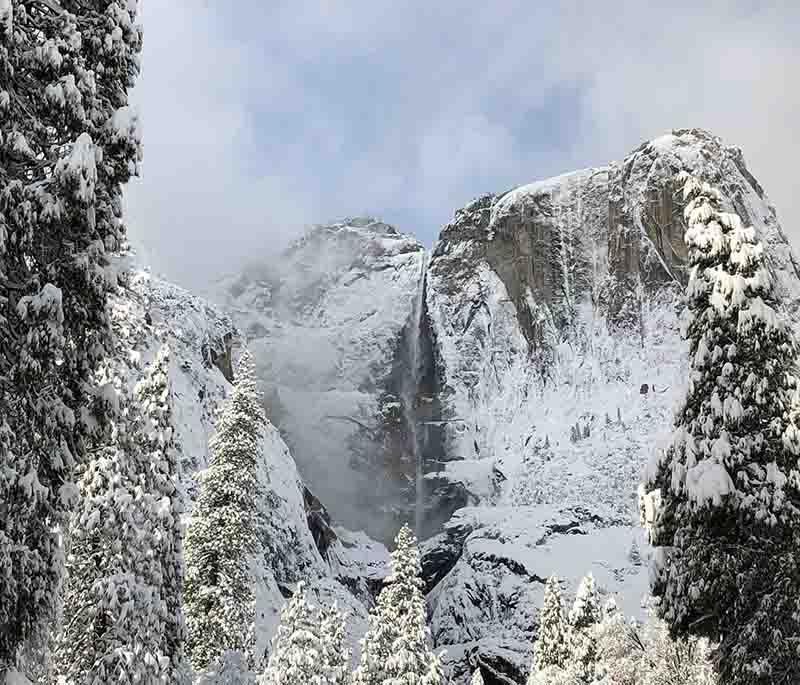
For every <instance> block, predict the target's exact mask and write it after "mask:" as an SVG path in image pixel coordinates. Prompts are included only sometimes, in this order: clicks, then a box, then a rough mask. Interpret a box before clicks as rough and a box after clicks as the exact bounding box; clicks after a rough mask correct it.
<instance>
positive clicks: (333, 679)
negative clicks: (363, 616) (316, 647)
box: [319, 603, 350, 685]
mask: <svg viewBox="0 0 800 685" xmlns="http://www.w3.org/2000/svg"><path fill="white" fill-rule="evenodd" d="M319 636H320V642H321V645H322V663H323V673H324V674H325V677H326V678H327V685H346V683H347V681H348V679H349V677H350V650H348V649H347V646H346V645H345V617H344V614H342V612H341V611H339V607H338V606H337V605H336V604H335V603H334V604H333V606H323V607H322V609H320V612H319Z"/></svg>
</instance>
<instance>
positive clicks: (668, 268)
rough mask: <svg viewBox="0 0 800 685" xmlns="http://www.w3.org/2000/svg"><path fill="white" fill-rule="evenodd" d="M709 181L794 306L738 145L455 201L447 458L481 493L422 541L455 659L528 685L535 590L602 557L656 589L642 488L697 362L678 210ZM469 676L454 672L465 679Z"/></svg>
mask: <svg viewBox="0 0 800 685" xmlns="http://www.w3.org/2000/svg"><path fill="white" fill-rule="evenodd" d="M682 170H687V171H690V172H692V173H695V174H698V175H700V176H701V177H703V178H704V179H708V180H709V181H711V182H713V183H715V184H716V185H717V186H718V187H720V188H721V189H722V191H723V193H724V195H725V198H726V203H727V205H728V208H729V209H731V210H733V211H736V212H737V213H739V214H740V216H742V218H743V220H744V221H745V222H746V223H749V224H752V225H753V226H754V227H755V229H756V232H757V234H758V236H759V238H760V239H761V240H762V241H763V242H764V244H765V247H766V250H767V253H768V256H769V263H770V269H771V271H772V273H773V276H774V278H775V281H776V283H777V284H778V287H779V290H780V292H781V294H782V296H783V298H784V301H785V302H786V305H787V307H788V308H789V309H790V310H792V311H793V312H794V311H796V309H797V306H798V299H799V298H800V278H799V277H798V273H800V272H799V271H798V262H797V259H796V257H795V256H794V254H793V252H792V250H791V248H790V247H789V244H788V242H787V240H786V237H785V235H784V233H783V231H782V229H781V226H780V224H779V222H778V220H777V217H776V214H775V210H774V209H773V208H772V206H771V205H770V204H769V201H768V199H767V198H766V196H765V194H764V192H763V190H762V188H761V187H760V186H759V184H758V183H757V181H756V180H755V179H754V178H753V177H752V175H751V174H750V173H749V172H748V171H747V168H746V166H745V163H744V160H743V157H742V153H741V151H740V150H738V149H736V148H729V147H725V146H723V145H722V143H721V142H720V140H719V139H717V138H715V137H713V136H712V135H710V134H708V133H706V132H704V131H700V130H683V131H676V132H674V133H673V134H670V135H667V136H664V137H662V138H659V139H656V140H654V141H651V142H649V143H645V144H644V145H642V146H641V147H639V148H638V149H637V150H635V151H634V152H633V153H632V154H631V155H629V156H628V157H626V158H625V159H624V160H622V161H621V162H619V163H612V164H609V165H608V166H606V167H603V168H598V169H589V170H584V171H578V172H574V173H570V174H565V175H563V176H559V177H556V178H553V179H548V180H545V181H540V182H536V183H532V184H530V185H527V186H523V187H521V188H518V189H516V190H512V191H511V192H508V193H505V194H502V195H496V196H495V195H487V196H484V197H482V198H480V199H478V200H476V201H475V202H473V203H470V204H469V205H467V206H466V207H465V208H463V209H461V210H459V211H457V212H456V215H455V219H454V221H453V222H452V223H451V224H449V225H448V226H446V227H445V229H444V230H443V231H442V236H441V239H440V241H439V243H438V244H437V245H436V247H435V249H434V251H433V255H432V258H431V263H430V267H429V269H428V280H427V286H426V292H427V300H426V301H427V314H428V317H429V320H430V332H431V336H432V344H431V348H432V349H433V351H434V357H435V359H434V366H435V368H436V372H437V387H438V393H439V394H438V400H439V405H440V412H441V414H440V416H439V418H440V420H441V425H442V427H443V428H442V435H441V436H440V438H439V439H440V441H441V444H442V455H443V456H442V461H444V462H445V464H444V467H445V468H444V471H443V472H442V471H441V470H435V469H434V465H430V466H429V467H428V468H427V469H426V470H427V471H429V472H430V473H429V474H428V481H429V482H432V483H440V484H442V483H443V484H444V486H442V485H440V487H447V484H448V483H455V484H458V485H460V486H464V487H466V489H467V490H468V491H469V492H470V493H471V495H473V496H474V498H475V499H476V500H477V502H478V506H476V507H473V508H469V509H464V510H461V511H459V512H457V513H456V514H455V515H454V517H453V518H452V519H451V520H450V521H449V522H448V523H446V524H445V526H444V531H443V532H442V533H440V534H438V535H437V536H435V537H433V538H431V539H429V540H428V541H427V542H426V545H425V562H426V563H425V565H426V569H427V573H428V575H429V577H430V578H431V582H432V583H433V582H435V583H436V584H435V586H434V587H433V589H432V591H431V593H430V594H429V604H430V610H431V619H432V629H433V633H434V636H435V638H436V640H437V644H438V645H440V646H442V647H445V648H447V649H448V654H449V660H450V663H451V665H452V666H453V668H454V675H455V676H457V677H460V678H461V677H463V679H466V677H467V674H468V673H469V672H470V671H471V670H472V669H474V668H475V667H476V666H477V665H479V664H480V665H481V666H482V668H483V670H484V676H485V677H486V676H488V677H487V679H486V681H487V682H498V683H499V682H506V681H504V680H503V677H510V678H511V679H512V680H513V681H515V682H522V681H523V680H522V679H523V677H524V675H525V673H526V672H527V669H528V667H529V664H530V648H531V644H532V638H533V635H534V633H535V621H536V612H535V607H537V606H539V605H540V604H541V597H542V591H543V587H544V582H545V581H546V579H547V577H548V576H549V575H550V574H552V573H556V574H558V575H559V576H562V577H564V578H565V579H566V580H567V582H566V586H567V588H569V589H570V590H571V589H572V588H574V587H576V586H577V583H578V580H579V579H580V576H581V575H583V574H584V573H585V572H586V571H588V570H591V571H592V572H593V573H594V574H595V576H596V577H597V578H598V580H599V585H600V586H601V587H603V588H605V590H606V591H609V592H614V593H619V595H620V596H619V599H620V601H621V603H622V604H623V605H625V606H626V610H627V611H628V612H629V613H636V611H635V610H636V606H637V604H638V603H639V600H640V599H641V597H642V595H643V594H644V592H645V591H646V587H647V584H646V573H645V570H644V567H643V565H642V561H641V556H640V555H642V554H645V553H646V550H645V549H644V547H643V545H644V541H643V538H642V537H641V534H640V532H639V531H638V530H637V527H636V521H637V519H638V514H637V511H636V503H635V491H636V485H637V483H638V482H639V480H640V478H641V472H642V467H643V466H644V464H645V463H646V462H647V461H648V460H649V458H650V457H651V455H652V454H653V452H654V450H655V449H656V448H657V446H658V444H659V442H660V439H661V438H660V437H659V436H662V437H663V436H666V434H668V432H669V429H670V423H671V418H672V408H673V406H674V403H675V401H676V398H677V397H678V396H679V394H680V392H681V391H682V389H683V384H684V383H685V378H686V350H685V345H684V343H683V341H682V340H681V338H680V334H679V315H680V305H681V300H680V294H681V292H682V287H683V285H684V284H685V281H686V272H685V258H686V249H685V247H684V244H683V232H684V228H685V226H684V223H683V212H682V209H683V207H682V204H681V201H680V198H679V196H678V193H677V192H676V190H675V189H674V187H672V186H671V183H670V182H671V179H672V178H673V177H674V176H675V174H677V173H678V172H680V171H682ZM457 682H460V681H457Z"/></svg>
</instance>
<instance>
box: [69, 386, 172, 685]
mask: <svg viewBox="0 0 800 685" xmlns="http://www.w3.org/2000/svg"><path fill="white" fill-rule="evenodd" d="M115 384H116V388H117V392H118V393H119V403H120V410H119V412H118V414H117V418H116V419H115V421H114V424H113V431H112V433H111V443H110V444H109V445H107V446H106V447H104V448H102V449H101V450H99V451H98V452H96V453H95V454H94V455H93V458H92V459H91V460H90V461H89V462H88V463H87V464H86V465H85V466H84V467H83V468H81V470H80V476H81V478H80V481H79V483H80V505H79V507H78V509H77V510H76V512H75V514H74V516H73V519H72V523H71V526H70V550H69V555H68V557H67V563H66V568H67V574H68V575H67V584H66V589H65V597H64V626H65V627H64V631H63V634H62V635H60V639H59V640H58V642H57V648H56V653H55V662H56V669H57V672H58V675H59V676H61V677H63V678H64V679H65V680H66V682H69V683H75V684H76V685H78V684H87V685H89V684H91V685H94V684H95V683H108V682H118V683H141V684H142V685H157V684H160V683H163V682H164V678H165V675H166V666H167V664H168V661H169V659H168V658H167V657H164V656H163V654H162V652H161V648H162V643H163V636H164V633H165V624H166V618H167V617H166V603H165V602H164V601H163V600H162V597H161V588H160V580H161V577H160V576H161V569H160V564H159V563H158V559H157V550H158V546H159V542H160V535H161V530H160V520H159V517H158V515H157V509H156V506H155V505H156V499H155V497H154V496H153V493H152V492H150V491H149V490H148V489H147V481H148V479H147V470H148V464H147V463H145V461H144V459H143V455H142V452H141V441H140V439H139V438H140V433H139V430H138V425H137V415H136V412H135V407H134V406H133V405H132V403H131V401H130V399H129V398H128V396H127V390H126V385H125V380H124V378H120V377H117V378H116V379H115Z"/></svg>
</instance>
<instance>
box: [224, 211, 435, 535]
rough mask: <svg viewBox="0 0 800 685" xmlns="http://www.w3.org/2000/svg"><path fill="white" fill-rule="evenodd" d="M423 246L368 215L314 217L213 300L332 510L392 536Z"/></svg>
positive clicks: (404, 480)
mask: <svg viewBox="0 0 800 685" xmlns="http://www.w3.org/2000/svg"><path fill="white" fill-rule="evenodd" d="M424 259H425V252H424V250H423V248H422V246H421V245H420V244H419V243H418V242H417V241H416V240H415V239H414V238H412V237H410V236H408V235H403V234H401V233H399V232H398V231H397V230H396V229H394V228H393V227H392V226H389V225H387V224H384V223H381V222H379V221H377V220H374V219H349V220H347V221H344V222H342V223H338V224H332V225H329V226H317V227H315V228H313V229H312V230H311V231H310V232H309V233H308V234H307V235H306V236H305V237H304V238H302V239H301V240H299V241H297V242H296V243H294V244H293V245H292V246H291V247H290V248H289V249H288V250H287V251H286V252H285V253H284V254H283V255H282V256H281V258H280V259H279V260H278V261H277V262H273V263H271V264H268V265H255V266H252V267H250V268H249V269H248V270H246V271H245V272H244V273H243V274H241V275H239V276H236V277H232V278H227V279H224V280H223V281H222V282H221V283H219V284H218V286H217V287H216V288H215V291H214V295H213V296H214V297H215V299H216V300H217V301H218V302H219V303H220V304H221V305H222V306H223V307H224V308H225V310H226V311H228V312H230V313H231V315H232V316H233V318H234V320H235V322H236V324H237V326H238V327H239V329H240V330H241V331H242V334H243V335H244V336H245V337H246V339H247V341H248V346H249V348H250V349H251V350H252V352H253V354H254V356H255V358H256V363H257V367H258V368H257V371H258V374H259V377H260V378H261V380H262V382H263V387H264V389H265V395H266V398H267V411H268V414H269V416H270V417H272V420H273V421H274V422H275V423H276V425H277V426H278V427H279V428H280V430H281V433H282V434H283V436H284V437H285V438H286V441H287V442H288V444H289V446H290V448H291V450H292V454H293V456H294V458H295V459H296V460H297V463H298V465H299V467H300V470H301V472H302V473H303V477H304V479H306V481H307V482H308V484H309V486H310V488H311V489H312V490H313V492H314V493H315V495H317V496H318V497H319V498H320V500H321V501H322V502H323V503H324V504H325V506H326V507H327V508H328V510H329V511H330V512H331V514H332V516H333V518H334V520H335V521H337V522H338V523H340V524H343V525H346V526H349V527H351V528H360V527H366V529H367V531H368V532H369V533H370V534H371V535H372V536H373V537H377V538H379V539H386V540H389V539H391V538H392V537H393V535H394V533H395V532H396V531H397V528H398V527H399V523H398V521H400V520H402V519H407V518H408V517H409V516H411V518H413V513H410V512H411V511H412V509H413V505H414V499H415V494H414V474H415V464H414V461H413V458H412V454H411V452H412V450H411V449H410V448H409V444H408V440H409V438H408V430H407V426H406V425H405V422H404V419H403V407H402V405H401V402H402V395H403V388H402V385H403V382H404V379H407V378H408V377H409V376H410V375H413V372H412V371H411V370H410V369H409V368H408V367H409V360H408V358H407V356H408V355H407V354H406V351H407V349H409V344H410V343H409V341H408V340H407V339H406V337H407V336H409V335H413V333H412V331H411V327H412V322H413V316H412V314H413V310H414V303H415V301H416V300H417V299H418V293H419V290H420V288H421V280H422V271H423V264H424Z"/></svg>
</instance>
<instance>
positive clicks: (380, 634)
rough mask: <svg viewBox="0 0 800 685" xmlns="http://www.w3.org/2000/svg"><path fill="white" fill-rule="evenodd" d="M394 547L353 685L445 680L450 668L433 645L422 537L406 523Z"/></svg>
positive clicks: (436, 684)
mask: <svg viewBox="0 0 800 685" xmlns="http://www.w3.org/2000/svg"><path fill="white" fill-rule="evenodd" d="M395 542H396V547H395V550H394V551H393V552H392V575H391V576H390V577H389V578H387V579H386V586H385V587H384V588H383V591H382V592H381V594H380V596H379V597H378V603H377V606H376V607H375V609H374V610H373V612H372V613H371V614H370V619H369V629H368V630H367V634H366V635H365V637H364V639H363V640H362V641H361V661H360V663H359V665H358V668H357V669H356V672H355V674H354V675H353V681H352V682H353V685H384V683H412V682H413V683H417V684H418V685H441V684H443V683H444V673H443V670H442V665H441V662H440V660H439V657H438V656H437V655H436V654H434V653H433V652H432V650H431V647H430V641H431V640H430V631H429V630H428V628H427V626H426V609H425V599H424V597H423V595H422V580H421V578H420V573H421V566H420V560H419V552H418V551H417V546H416V539H415V538H414V535H413V533H412V532H411V529H410V528H409V527H408V526H407V525H405V526H403V527H402V528H401V529H400V532H399V533H398V534H397V538H396V541H395Z"/></svg>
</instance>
